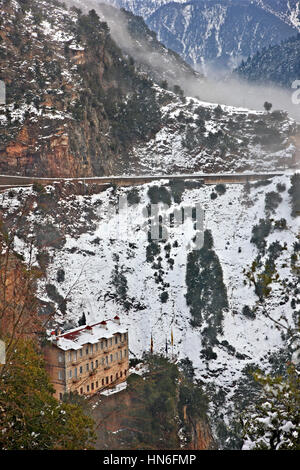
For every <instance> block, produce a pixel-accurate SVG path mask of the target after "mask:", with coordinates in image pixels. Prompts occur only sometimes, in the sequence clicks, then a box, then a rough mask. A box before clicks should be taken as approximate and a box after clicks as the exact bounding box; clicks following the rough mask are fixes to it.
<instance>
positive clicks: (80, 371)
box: [79, 366, 82, 374]
mask: <svg viewBox="0 0 300 470" xmlns="http://www.w3.org/2000/svg"><path fill="white" fill-rule="evenodd" d="M79 374H82V366H80V367H79Z"/></svg>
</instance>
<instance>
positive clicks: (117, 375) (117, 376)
mask: <svg viewBox="0 0 300 470" xmlns="http://www.w3.org/2000/svg"><path fill="white" fill-rule="evenodd" d="M118 378H119V374H118V372H117V373H116V380H118Z"/></svg>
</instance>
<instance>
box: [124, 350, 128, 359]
mask: <svg viewBox="0 0 300 470" xmlns="http://www.w3.org/2000/svg"><path fill="white" fill-rule="evenodd" d="M126 355H127V349H124V357H126Z"/></svg>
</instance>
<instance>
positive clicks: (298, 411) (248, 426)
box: [242, 365, 300, 450]
mask: <svg viewBox="0 0 300 470" xmlns="http://www.w3.org/2000/svg"><path fill="white" fill-rule="evenodd" d="M254 377H255V380H256V381H257V382H258V383H259V384H260V385H261V387H262V391H261V399H260V400H259V401H258V402H257V403H256V404H255V405H254V407H252V408H251V409H249V410H247V411H246V413H245V418H244V419H243V420H242V422H243V431H244V447H243V448H244V449H248V450H249V449H250V450H252V449H261V450H300V374H299V371H297V370H296V368H295V367H294V366H293V365H290V366H289V367H288V370H287V377H286V378H284V377H282V376H280V377H275V378H273V377H270V376H264V375H263V374H261V373H256V374H254Z"/></svg>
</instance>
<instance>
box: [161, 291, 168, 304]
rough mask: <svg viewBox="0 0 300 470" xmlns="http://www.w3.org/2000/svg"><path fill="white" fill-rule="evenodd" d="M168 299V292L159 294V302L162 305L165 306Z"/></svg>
mask: <svg viewBox="0 0 300 470" xmlns="http://www.w3.org/2000/svg"><path fill="white" fill-rule="evenodd" d="M168 298H169V294H168V292H162V293H161V294H160V301H161V303H162V304H165V303H166V302H167V300H168Z"/></svg>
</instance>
